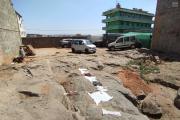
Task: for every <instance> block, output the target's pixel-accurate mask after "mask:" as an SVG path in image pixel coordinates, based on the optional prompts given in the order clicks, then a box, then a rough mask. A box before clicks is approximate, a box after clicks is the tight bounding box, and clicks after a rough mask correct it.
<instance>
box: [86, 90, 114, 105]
mask: <svg viewBox="0 0 180 120" xmlns="http://www.w3.org/2000/svg"><path fill="white" fill-rule="evenodd" d="M88 94H89V96H90V97H91V98H92V99H93V100H94V102H95V103H96V105H98V104H99V103H100V102H107V101H109V100H111V99H112V98H113V97H112V96H110V95H108V94H107V93H106V92H102V91H98V92H94V93H88Z"/></svg>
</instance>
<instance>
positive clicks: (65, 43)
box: [60, 39, 73, 48]
mask: <svg viewBox="0 0 180 120" xmlns="http://www.w3.org/2000/svg"><path fill="white" fill-rule="evenodd" d="M72 40H73V39H63V40H61V41H60V46H61V47H62V48H71V42H72Z"/></svg>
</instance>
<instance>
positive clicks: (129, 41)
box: [108, 36, 136, 51]
mask: <svg viewBox="0 0 180 120" xmlns="http://www.w3.org/2000/svg"><path fill="white" fill-rule="evenodd" d="M135 44H136V38H135V36H128V37H125V36H121V37H118V38H117V39H116V41H114V42H112V43H109V44H108V49H109V50H112V51H113V50H115V49H122V48H128V47H129V48H135V47H136V46H135Z"/></svg>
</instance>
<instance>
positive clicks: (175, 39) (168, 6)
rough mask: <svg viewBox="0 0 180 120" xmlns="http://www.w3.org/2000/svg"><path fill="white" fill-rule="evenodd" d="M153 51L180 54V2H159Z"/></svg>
mask: <svg viewBox="0 0 180 120" xmlns="http://www.w3.org/2000/svg"><path fill="white" fill-rule="evenodd" d="M152 49H154V50H158V51H162V52H166V53H178V54H180V0H158V4H157V12H156V19H155V29H154V36H153V41H152Z"/></svg>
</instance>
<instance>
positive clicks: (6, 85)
mask: <svg viewBox="0 0 180 120" xmlns="http://www.w3.org/2000/svg"><path fill="white" fill-rule="evenodd" d="M36 54H37V55H36V56H34V57H28V58H26V60H25V62H24V63H21V64H12V65H8V66H1V67H0V76H1V77H0V81H1V82H0V98H1V99H0V116H1V119H2V120H17V119H18V120H148V119H154V116H156V113H157V112H153V113H152V112H150V113H147V112H143V110H142V107H141V106H142V104H143V102H144V101H145V99H147V98H150V100H151V98H153V100H152V101H153V102H154V101H155V103H156V104H157V105H158V107H159V108H160V113H159V112H158V115H159V114H162V115H160V117H159V116H158V119H162V120H179V118H180V114H179V113H180V111H179V110H178V109H177V108H175V107H174V105H173V101H174V98H175V97H176V91H177V89H175V88H176V87H175V88H173V87H167V86H166V85H165V86H162V85H160V83H156V82H153V81H154V78H156V77H160V76H162V75H163V76H164V78H166V75H168V76H171V77H173V78H174V77H175V78H176V80H175V82H179V80H180V79H179V78H180V76H179V74H178V72H179V68H180V66H179V65H180V62H178V61H177V62H175V63H173V62H163V63H162V64H159V65H156V66H157V67H158V69H159V70H160V72H158V73H157V72H154V71H150V72H148V74H143V75H142V72H141V66H138V65H137V64H136V65H132V64H129V63H135V62H132V61H133V60H135V59H140V58H141V59H144V56H146V54H145V53H140V52H138V51H137V50H125V51H107V50H106V49H97V53H96V54H73V53H71V50H70V49H56V48H44V49H36ZM150 62H151V61H150ZM148 65H149V64H148ZM173 66H174V67H173ZM177 66H179V67H177ZM79 68H84V69H87V70H88V71H89V73H88V74H87V75H88V76H92V77H96V80H97V81H96V82H95V83H94V82H93V83H91V82H90V81H88V80H87V79H86V78H85V75H84V74H81V72H80V71H79ZM143 70H144V69H143ZM151 72H152V73H151ZM169 72H171V73H172V74H170V73H169ZM166 73H169V74H166ZM86 77H87V76H86ZM149 78H151V79H149ZM151 82H153V83H151ZM97 85H99V86H101V87H103V88H104V89H106V90H105V91H106V93H107V94H108V95H109V96H111V97H112V99H110V100H107V101H104V102H100V103H99V104H98V105H97V104H96V103H95V101H94V100H93V99H92V98H91V97H90V95H89V94H91V93H94V92H97V91H98V89H97V88H98V87H97ZM176 86H177V84H176ZM101 92H102V91H101ZM139 95H140V96H141V95H143V96H144V98H143V99H138V97H139ZM154 98H155V100H154ZM162 100H163V102H162ZM103 109H104V110H107V111H111V112H117V113H118V114H117V113H116V114H105V113H104V112H103ZM143 113H144V114H145V115H144V114H143Z"/></svg>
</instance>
